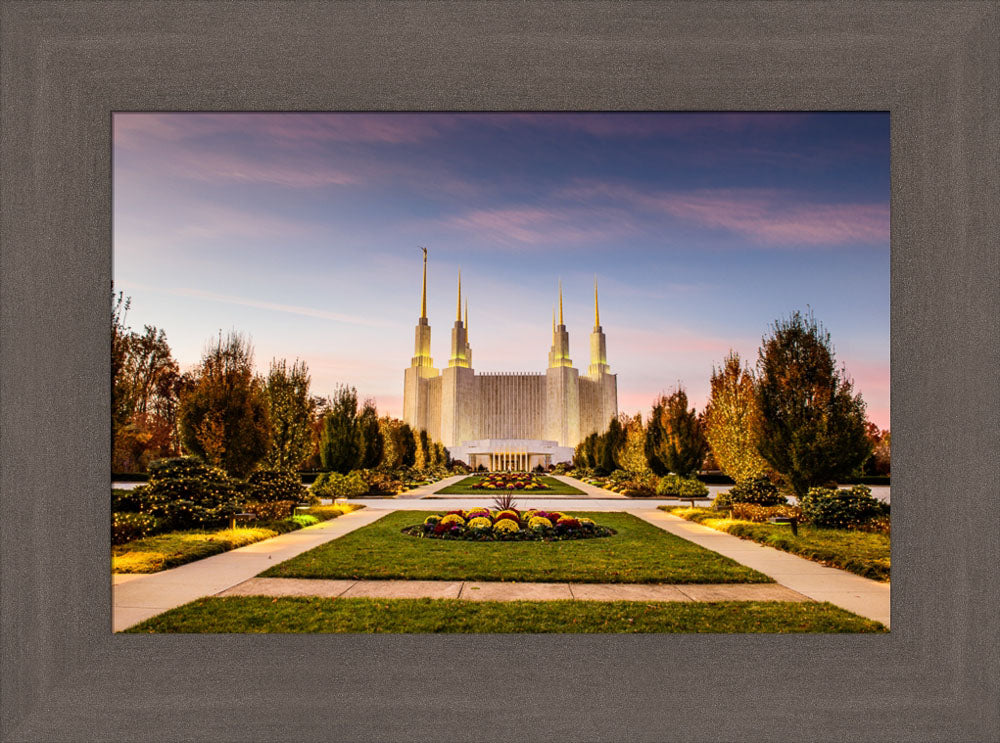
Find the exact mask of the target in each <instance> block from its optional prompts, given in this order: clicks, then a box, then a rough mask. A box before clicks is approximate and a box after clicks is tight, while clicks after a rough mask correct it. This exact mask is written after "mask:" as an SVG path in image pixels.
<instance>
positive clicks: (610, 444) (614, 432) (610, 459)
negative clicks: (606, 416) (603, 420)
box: [602, 415, 625, 471]
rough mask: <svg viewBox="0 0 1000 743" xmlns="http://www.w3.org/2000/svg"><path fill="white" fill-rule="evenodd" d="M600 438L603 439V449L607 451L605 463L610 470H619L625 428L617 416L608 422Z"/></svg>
mask: <svg viewBox="0 0 1000 743" xmlns="http://www.w3.org/2000/svg"><path fill="white" fill-rule="evenodd" d="M602 438H603V439H604V447H605V448H606V449H607V454H606V455H605V460H606V463H609V464H610V465H611V470H616V469H619V468H620V467H621V455H622V449H623V448H624V447H625V428H624V427H623V426H622V422H621V420H619V418H618V416H617V415H616V416H615V417H613V418H612V419H611V420H610V421H609V422H608V430H607V431H605V432H604V434H603V436H602ZM611 470H609V471H611Z"/></svg>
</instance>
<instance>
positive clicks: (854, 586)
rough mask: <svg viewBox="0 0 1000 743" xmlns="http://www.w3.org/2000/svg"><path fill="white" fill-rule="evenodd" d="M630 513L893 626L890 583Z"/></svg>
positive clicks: (655, 513)
mask: <svg viewBox="0 0 1000 743" xmlns="http://www.w3.org/2000/svg"><path fill="white" fill-rule="evenodd" d="M630 513H632V514H633V515H635V516H638V517H639V518H641V519H644V520H646V521H648V522H649V523H651V524H653V525H655V526H658V527H659V528H661V529H663V530H664V531H668V532H670V533H671V534H676V535H677V536H678V537H681V538H682V539H686V540H688V541H689V542H694V543H695V544H697V545H698V546H700V547H705V548H706V549H710V550H712V551H713V552H718V553H719V554H720V555H725V556H726V557H731V558H732V559H734V560H736V561H737V562H739V563H741V564H742V565H746V566H747V567H749V568H753V569H754V570H759V571H760V572H761V573H764V575H767V576H770V577H771V578H774V580H776V581H777V582H778V583H780V584H781V585H783V586H785V587H787V588H790V589H792V590H793V591H797V592H798V593H801V594H803V595H805V596H808V597H809V598H811V599H815V600H816V601H829V602H830V603H831V604H836V605H837V606H839V607H841V608H842V609H847V611H849V612H853V613H854V614H858V615H859V616H862V617H867V618H868V619H874V620H875V621H877V622H881V623H882V624H884V625H885V626H886V627H888V626H889V614H890V611H889V610H890V601H889V596H890V589H889V584H888V583H882V582H880V581H875V580H871V579H869V578H862V577H861V576H860V575H855V574H854V573H849V572H847V571H846V570H840V569H839V568H828V567H824V566H823V565H820V564H819V563H817V562H812V561H811V560H807V559H805V558H804V557H799V556H798V555H793V554H791V553H789V552H782V551H781V550H779V549H775V548H774V547H765V546H764V545H762V544H757V543H756V542H752V541H750V540H749V539H740V538H739V537H734V536H733V535H732V534H726V533H725V532H722V531H718V530H717V529H712V528H710V527H707V526H702V525H701V524H696V523H695V522H693V521H686V520H685V519H682V518H681V517H680V516H674V515H673V514H670V513H667V512H666V511H660V510H638V509H636V510H633V511H631V512H630Z"/></svg>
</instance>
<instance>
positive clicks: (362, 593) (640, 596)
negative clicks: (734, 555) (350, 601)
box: [219, 578, 809, 601]
mask: <svg viewBox="0 0 1000 743" xmlns="http://www.w3.org/2000/svg"><path fill="white" fill-rule="evenodd" d="M219 595H220V596H322V597H324V598H378V599H422V598H428V599H465V600H467V601H557V600H560V599H576V600H578V601H809V599H808V598H807V597H806V596H803V595H802V594H801V593H798V592H796V591H793V590H791V589H790V588H785V587H784V586H779V585H776V584H774V583H742V584H741V583H719V584H695V583H690V584H687V583H682V584H677V585H665V584H646V583H516V582H510V581H447V580H317V579H314V578H307V579H303V578H251V579H250V580H248V581H244V582H243V583H240V584H239V585H236V586H233V587H232V588H227V589H226V590H225V591H222V592H221V593H219Z"/></svg>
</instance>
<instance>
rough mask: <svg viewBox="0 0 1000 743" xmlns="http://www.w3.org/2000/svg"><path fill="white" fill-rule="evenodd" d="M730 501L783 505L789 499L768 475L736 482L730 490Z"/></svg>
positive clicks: (761, 504)
mask: <svg viewBox="0 0 1000 743" xmlns="http://www.w3.org/2000/svg"><path fill="white" fill-rule="evenodd" d="M729 502H730V504H733V503H755V504H757V505H758V506H781V505H784V504H786V503H788V499H787V498H786V497H785V496H783V495H781V494H780V493H779V492H778V488H777V486H776V485H775V484H774V483H773V482H771V481H770V480H769V479H768V478H767V477H754V478H751V479H749V480H744V481H743V482H738V483H736V484H735V485H734V486H733V488H732V490H730V491H729Z"/></svg>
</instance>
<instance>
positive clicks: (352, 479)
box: [311, 470, 368, 498]
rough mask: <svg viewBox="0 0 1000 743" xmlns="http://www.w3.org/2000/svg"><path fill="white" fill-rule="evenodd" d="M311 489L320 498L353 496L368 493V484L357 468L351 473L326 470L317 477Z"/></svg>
mask: <svg viewBox="0 0 1000 743" xmlns="http://www.w3.org/2000/svg"><path fill="white" fill-rule="evenodd" d="M311 491H312V493H313V495H316V496H318V497H320V498H352V497H355V496H358V495H364V494H365V493H367V492H368V484H367V483H366V482H365V481H364V480H363V479H362V477H361V474H360V473H359V472H358V471H357V470H355V471H354V472H351V473H350V474H349V475H342V474H340V473H339V472H324V473H322V474H321V475H320V476H319V477H317V478H316V481H315V482H314V483H313V484H312V488H311Z"/></svg>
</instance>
